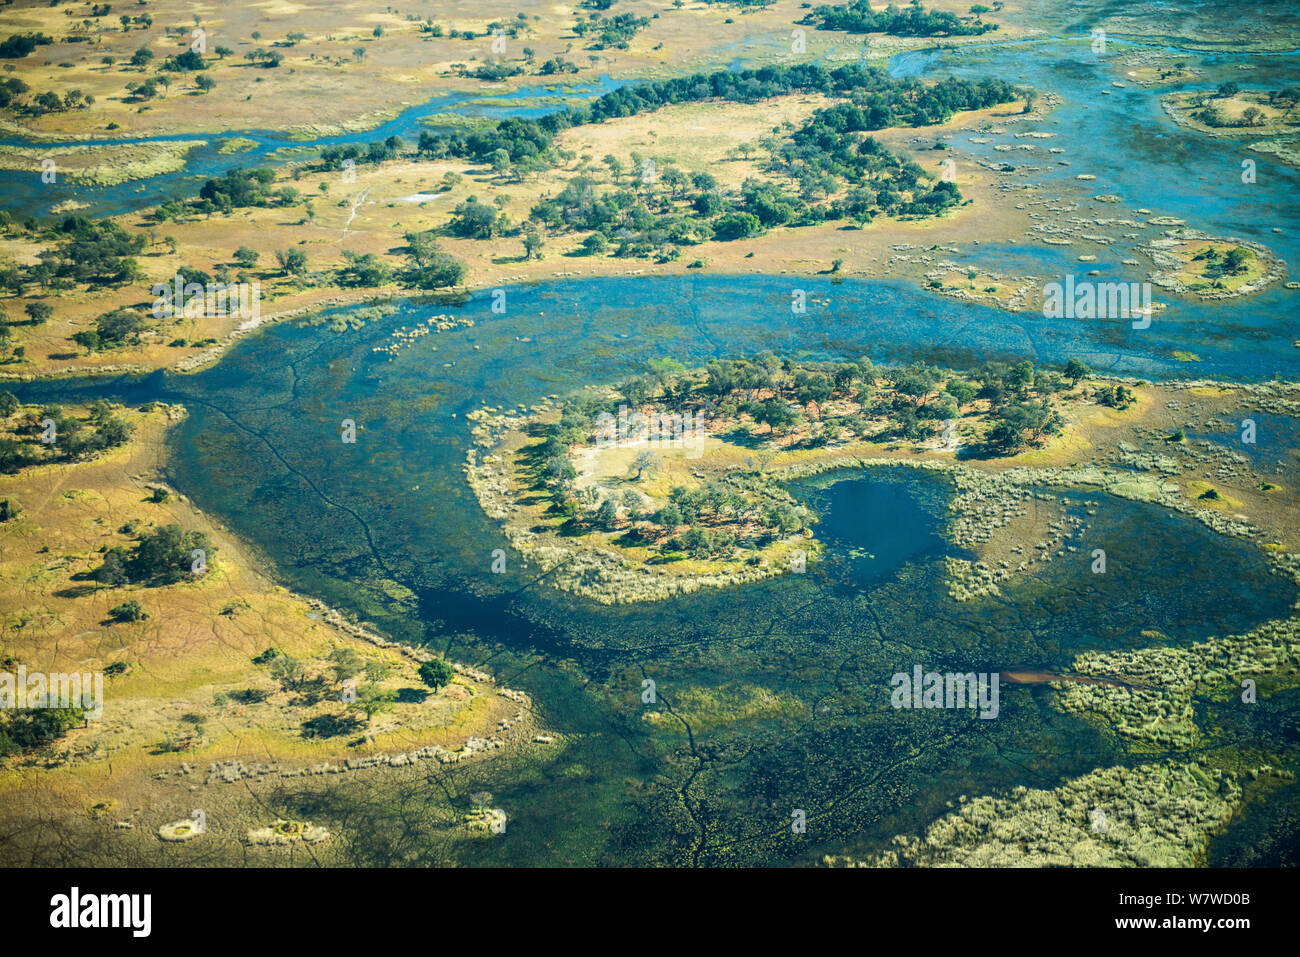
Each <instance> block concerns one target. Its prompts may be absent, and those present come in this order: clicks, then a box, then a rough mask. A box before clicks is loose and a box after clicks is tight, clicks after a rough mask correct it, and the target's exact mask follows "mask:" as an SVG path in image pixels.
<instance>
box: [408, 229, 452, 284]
mask: <svg viewBox="0 0 1300 957" xmlns="http://www.w3.org/2000/svg"><path fill="white" fill-rule="evenodd" d="M406 259H407V262H406V266H405V268H403V269H402V270H401V271H400V273H399V275H400V278H401V280H402V282H403V283H404V284H405V285H407V286H410V287H412V288H414V289H444V288H447V287H449V286H459V285H460V284H461V283H462V282H464V280H465V264H464V263H463V262H461V261H460V260H459V259H457V258H456V257H455V256H453V255H451V254H450V253H448V252H444V251H443V250H442V248H441V247H440V246H439V245H438V240H437V237H436V235H435V234H434V233H433V232H432V231H428V232H422V233H407V234H406Z"/></svg>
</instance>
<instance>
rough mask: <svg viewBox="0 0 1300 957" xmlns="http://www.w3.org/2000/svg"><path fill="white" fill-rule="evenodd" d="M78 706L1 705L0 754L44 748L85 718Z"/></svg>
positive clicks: (23, 752)
mask: <svg viewBox="0 0 1300 957" xmlns="http://www.w3.org/2000/svg"><path fill="white" fill-rule="evenodd" d="M85 717H86V715H85V711H84V709H82V708H5V709H3V710H0V757H3V758H8V757H17V756H19V755H24V754H29V753H32V752H36V751H43V750H45V749H48V748H49V747H50V746H51V745H53V744H54V742H55V741H57V740H58V739H59V738H61V737H62V736H63V735H64V734H66V733H67V732H68V731H70V730H72V729H73V728H76V727H78V726H80V725H81V724H82V723H83V722H84V721H85Z"/></svg>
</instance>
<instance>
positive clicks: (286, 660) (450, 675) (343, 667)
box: [253, 647, 456, 738]
mask: <svg viewBox="0 0 1300 957" xmlns="http://www.w3.org/2000/svg"><path fill="white" fill-rule="evenodd" d="M327 661H328V664H327V666H326V669H325V672H324V673H319V674H315V675H309V674H308V672H307V665H306V664H305V663H304V662H302V661H300V660H299V659H297V658H294V657H292V656H290V655H287V654H284V653H283V652H281V651H279V650H278V649H276V648H268V649H267V650H266V651H264V652H262V653H261V654H260V655H258V656H257V657H255V658H254V659H253V662H254V664H259V665H269V666H270V672H271V677H272V678H274V679H275V680H276V681H277V682H279V684H280V687H281V688H282V689H283V690H285V691H291V692H293V693H295V694H296V695H298V697H299V700H300V703H304V704H314V703H316V702H318V701H320V700H321V699H322V698H323V697H324V693H325V690H326V689H327V688H335V689H339V688H344V687H347V686H348V685H351V686H352V690H353V692H354V696H353V697H351V698H349V699H347V704H346V708H345V711H344V713H343V714H326V715H320V716H317V717H315V718H311V719H309V720H307V721H305V722H303V726H302V729H303V736H304V737H309V738H312V737H334V736H336V735H340V734H346V733H348V732H352V731H356V730H359V729H360V727H361V722H359V721H358V720H357V719H356V718H355V717H351V716H350V715H349V714H348V713H347V712H349V711H352V712H355V711H360V712H362V713H364V714H365V720H366V722H369V721H371V720H372V719H373V718H374V716H375V715H377V714H379V713H381V712H385V711H389V710H391V709H392V707H393V706H394V705H395V704H397V702H398V700H399V694H398V692H396V691H394V690H391V689H386V688H383V687H381V682H383V681H385V680H387V679H388V678H390V677H392V674H393V669H392V667H391V666H390V665H389V664H388V663H387V662H384V661H382V660H379V659H377V658H369V659H367V658H363V657H362V656H361V655H360V654H358V653H357V652H356V651H354V650H353V649H351V648H341V647H335V648H334V649H333V650H332V651H331V652H330V655H329V658H328V659H327ZM418 674H419V676H420V680H421V681H422V682H423V683H424V684H425V685H426V686H427V687H429V688H431V689H433V690H434V691H437V690H439V689H441V688H443V687H445V686H446V685H448V684H450V683H451V681H452V679H454V678H455V676H456V672H455V671H454V670H453V668H452V666H451V665H450V664H449V663H448V662H447V661H446V659H444V658H433V659H431V660H429V661H426V662H423V663H422V664H421V665H420V667H419V670H418ZM361 679H364V681H363V680H361ZM415 690H416V689H408V692H409V691H415ZM262 694H263V695H264V694H265V692H263V693H262ZM417 694H419V692H418V691H417ZM421 696H422V695H421ZM405 700H411V699H405Z"/></svg>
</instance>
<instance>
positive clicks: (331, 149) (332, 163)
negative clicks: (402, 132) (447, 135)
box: [319, 131, 428, 171]
mask: <svg viewBox="0 0 1300 957" xmlns="http://www.w3.org/2000/svg"><path fill="white" fill-rule="evenodd" d="M426 135H428V133H427V131H426V132H425V133H421V134H420V142H422V143H423V142H424V141H425V136H426ZM405 145H406V144H405V143H403V142H402V138H401V137H400V136H397V135H396V134H394V135H393V136H390V137H388V138H387V139H384V140H376V141H375V142H373V143H369V144H361V143H348V144H346V145H344V146H327V147H325V148H324V149H323V150H321V151H320V167H319V168H320V169H323V170H329V171H333V170H341V169H343V168H344V165H345V164H346V163H347V162H348V161H349V160H351V161H352V163H353V164H354V165H357V166H360V165H361V164H363V163H370V164H376V163H382V162H384V161H386V160H390V159H393V158H394V157H396V156H397V155H398V154H399V153H400V152H401V151H402V148H403V147H404V146H405Z"/></svg>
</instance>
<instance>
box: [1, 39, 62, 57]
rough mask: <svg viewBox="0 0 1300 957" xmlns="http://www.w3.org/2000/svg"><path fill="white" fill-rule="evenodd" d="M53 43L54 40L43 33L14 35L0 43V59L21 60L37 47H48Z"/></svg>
mask: <svg viewBox="0 0 1300 957" xmlns="http://www.w3.org/2000/svg"><path fill="white" fill-rule="evenodd" d="M53 42H54V38H53V37H48V36H46V35H45V34H44V33H15V34H14V35H13V36H11V37H6V38H5V39H4V40H3V41H0V58H2V59H5V60H21V59H22V58H23V57H25V56H27V55H28V54H29V53H31V52H32V51H33V50H35V49H36V48H37V47H39V46H49V45H50V44H51V43H53Z"/></svg>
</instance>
